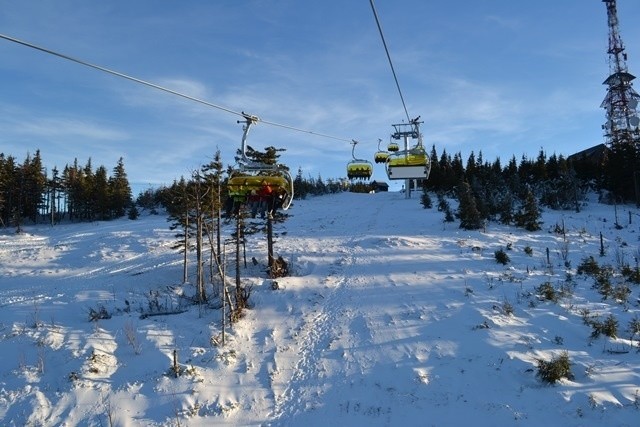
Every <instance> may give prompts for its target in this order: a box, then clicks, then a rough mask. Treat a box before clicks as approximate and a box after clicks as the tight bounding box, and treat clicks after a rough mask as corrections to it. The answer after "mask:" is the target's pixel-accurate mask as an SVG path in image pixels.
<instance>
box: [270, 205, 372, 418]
mask: <svg viewBox="0 0 640 427" xmlns="http://www.w3.org/2000/svg"><path fill="white" fill-rule="evenodd" d="M380 209H381V208H380V207H378V209H376V210H374V211H369V216H368V217H365V218H363V217H362V216H358V217H357V218H354V217H353V216H349V215H343V216H339V217H337V218H335V219H334V220H332V223H333V222H338V221H339V222H348V223H349V226H343V225H342V224H341V225H340V226H339V227H338V229H350V230H352V231H353V234H352V236H351V238H350V239H348V240H347V241H346V244H345V243H343V245H341V246H335V245H334V246H331V245H330V244H324V242H323V243H321V244H322V247H323V252H325V253H327V256H331V255H333V256H335V255H336V254H337V255H338V256H337V257H336V259H335V260H334V261H333V262H332V263H330V264H328V265H327V266H326V270H324V269H320V271H319V272H318V274H322V272H323V271H325V272H326V275H325V277H324V278H323V279H322V285H323V286H324V287H325V289H327V292H325V293H324V294H322V295H319V296H318V300H316V302H315V304H314V306H313V307H314V308H313V309H312V310H311V311H310V312H309V313H308V314H306V315H305V320H304V323H303V325H302V326H301V329H300V332H299V333H298V334H297V337H296V346H295V347H296V348H297V349H298V354H297V361H296V362H295V363H294V366H293V367H292V372H291V377H290V379H289V380H288V382H287V386H286V388H285V390H284V392H282V393H280V394H278V393H277V391H276V390H274V396H275V408H274V411H273V417H272V419H273V420H274V422H275V423H283V424H287V423H288V420H291V419H292V418H293V417H295V416H296V415H297V414H300V413H303V412H307V411H312V410H313V409H314V408H316V407H317V406H318V405H321V404H322V400H323V399H322V398H323V395H324V393H325V392H326V391H327V390H328V388H330V387H331V386H332V384H331V381H335V380H337V379H340V378H341V379H344V377H345V375H337V374H336V372H339V373H341V374H346V373H347V371H350V370H352V369H360V368H358V367H357V366H358V365H359V363H357V362H356V361H354V360H352V359H353V355H352V354H351V353H350V352H349V350H348V349H347V348H346V347H345V346H344V340H345V339H347V340H348V341H349V342H350V344H349V345H348V347H349V348H354V347H356V346H357V345H358V344H354V343H353V341H354V340H357V339H359V337H354V336H350V330H349V329H350V325H351V323H352V321H353V319H354V318H355V317H358V313H357V308H356V307H355V306H354V305H353V301H354V298H353V297H352V295H351V291H352V289H351V287H352V285H353V284H359V283H361V282H362V278H361V277H359V276H360V275H361V274H362V272H359V269H358V265H357V264H358V260H357V251H358V250H359V249H360V248H359V247H358V245H356V242H357V240H358V239H361V238H362V237H363V236H365V235H368V234H369V233H370V232H371V231H372V230H374V229H375V227H376V225H377V221H378V216H379V213H380V212H379V211H380ZM338 241H339V242H340V240H338ZM342 242H344V241H342ZM327 243H328V242H327ZM345 335H346V336H345ZM369 338H370V336H369ZM338 341H342V343H339V342H338Z"/></svg>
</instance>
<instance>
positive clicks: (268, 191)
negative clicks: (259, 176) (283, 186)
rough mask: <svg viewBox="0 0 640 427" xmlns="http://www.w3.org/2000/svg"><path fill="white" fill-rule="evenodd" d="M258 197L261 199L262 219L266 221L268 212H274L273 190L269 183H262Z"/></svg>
mask: <svg viewBox="0 0 640 427" xmlns="http://www.w3.org/2000/svg"><path fill="white" fill-rule="evenodd" d="M258 197H259V198H260V218H262V219H264V218H265V216H266V214H267V212H269V213H270V212H272V211H273V189H272V188H271V186H270V185H269V183H268V182H266V181H265V182H263V183H262V187H261V188H260V191H259V192H258Z"/></svg>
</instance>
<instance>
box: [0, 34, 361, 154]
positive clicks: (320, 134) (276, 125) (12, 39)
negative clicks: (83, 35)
mask: <svg viewBox="0 0 640 427" xmlns="http://www.w3.org/2000/svg"><path fill="white" fill-rule="evenodd" d="M0 38H1V39H4V40H8V41H10V42H13V43H17V44H19V45H22V46H26V47H29V48H32V49H35V50H38V51H40V52H44V53H47V54H49V55H53V56H57V57H58V58H62V59H65V60H67V61H71V62H75V63H76V64H80V65H84V66H85V67H89V68H93V69H96V70H98V71H102V72H104V73H107V74H111V75H114V76H117V77H121V78H123V79H127V80H130V81H132V82H135V83H139V84H142V85H145V86H149V87H151V88H154V89H158V90H161V91H163V92H167V93H170V94H172V95H176V96H179V97H181V98H185V99H188V100H190V101H194V102H197V103H200V104H204V105H206V106H208V107H213V108H217V109H218V110H222V111H224V112H227V113H230V114H234V115H236V116H240V117H246V115H245V113H244V112H240V111H235V110H232V109H231V108H227V107H224V106H222V105H219V104H214V103H213V102H209V101H205V100H203V99H200V98H196V97H194V96H191V95H186V94H184V93H181V92H178V91H175V90H173V89H169V88H166V87H163V86H160V85H157V84H155V83H151V82H148V81H145V80H142V79H138V78H136V77H132V76H130V75H127V74H124V73H121V72H118V71H114V70H111V69H109V68H105V67H102V66H100V65H96V64H92V63H90V62H87V61H83V60H80V59H77V58H74V57H71V56H69V55H65V54H63V53H60V52H56V51H54V50H51V49H47V48H44V47H42V46H38V45H35V44H33V43H29V42H26V41H23V40H19V39H16V38H14V37H10V36H7V35H4V34H0ZM257 121H258V122H262V123H264V124H266V125H270V126H275V127H279V128H283V129H288V130H292V131H296V132H302V133H306V134H309V135H315V136H319V137H322V138H329V139H334V140H337V141H345V142H349V143H350V142H351V141H352V140H351V139H347V138H340V137H337V136H332V135H328V134H324V133H320V132H314V131H311V130H307V129H300V128H297V127H294V126H289V125H285V124H280V123H276V122H271V121H268V120H262V119H260V118H257Z"/></svg>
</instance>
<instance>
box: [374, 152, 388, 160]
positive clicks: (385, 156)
mask: <svg viewBox="0 0 640 427" xmlns="http://www.w3.org/2000/svg"><path fill="white" fill-rule="evenodd" d="M388 158H389V153H388V152H387V151H377V152H376V154H374V155H373V160H374V161H375V162H376V163H386V162H387V159H388Z"/></svg>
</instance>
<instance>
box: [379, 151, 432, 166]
mask: <svg viewBox="0 0 640 427" xmlns="http://www.w3.org/2000/svg"><path fill="white" fill-rule="evenodd" d="M387 162H388V164H389V165H390V166H421V165H427V164H428V163H429V157H428V156H427V153H426V152H425V151H424V150H423V149H419V148H413V149H411V150H409V151H403V152H401V153H396V154H393V155H391V156H389V158H388V160H387Z"/></svg>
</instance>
